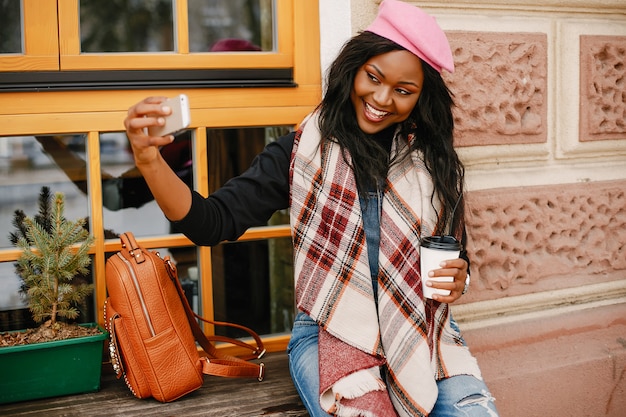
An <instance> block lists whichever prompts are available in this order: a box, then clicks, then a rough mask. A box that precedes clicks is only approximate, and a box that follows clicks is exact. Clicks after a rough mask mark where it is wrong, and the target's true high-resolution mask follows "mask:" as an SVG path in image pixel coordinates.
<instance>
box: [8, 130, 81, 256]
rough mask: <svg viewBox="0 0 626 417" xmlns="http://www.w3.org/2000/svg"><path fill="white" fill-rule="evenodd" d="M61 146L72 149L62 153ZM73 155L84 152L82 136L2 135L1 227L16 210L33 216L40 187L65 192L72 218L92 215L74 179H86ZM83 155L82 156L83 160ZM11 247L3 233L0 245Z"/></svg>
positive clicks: (66, 208) (67, 212) (68, 211)
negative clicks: (77, 166)
mask: <svg viewBox="0 0 626 417" xmlns="http://www.w3.org/2000/svg"><path fill="white" fill-rule="evenodd" d="M58 149H62V150H65V149H71V151H70V152H69V153H68V155H69V156H66V152H65V151H63V152H61V154H59V152H57V150H58ZM74 155H82V158H84V155H85V141H84V137H83V136H82V135H64V136H36V137H35V136H19V137H1V138H0V178H1V179H0V229H1V230H5V231H6V230H9V229H10V228H11V222H12V220H13V213H14V211H15V210H16V209H21V210H23V211H24V212H25V213H26V214H27V215H34V214H36V211H37V209H38V205H37V204H38V198H39V193H40V191H41V187H42V186H44V185H46V186H48V187H49V188H50V191H51V192H52V193H55V192H62V193H64V194H65V199H66V201H65V215H66V216H67V217H68V218H70V219H76V218H81V217H87V216H88V215H89V211H88V207H89V206H88V202H87V196H86V194H85V193H84V192H82V191H81V190H80V189H79V188H78V187H76V185H75V184H73V183H72V182H73V181H74V182H80V181H83V182H84V181H85V179H86V177H85V175H84V171H83V173H82V174H81V172H80V170H76V169H74V168H73V167H74V159H73V157H74ZM82 158H80V159H81V160H82ZM8 247H11V244H10V242H9V239H8V234H7V233H2V234H0V248H8Z"/></svg>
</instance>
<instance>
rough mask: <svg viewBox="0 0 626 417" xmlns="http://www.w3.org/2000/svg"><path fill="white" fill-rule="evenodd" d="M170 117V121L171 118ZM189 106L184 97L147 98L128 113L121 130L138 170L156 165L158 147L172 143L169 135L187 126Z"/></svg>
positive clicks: (158, 154) (172, 137) (172, 138)
mask: <svg viewBox="0 0 626 417" xmlns="http://www.w3.org/2000/svg"><path fill="white" fill-rule="evenodd" d="M172 116H174V117H172ZM189 123H190V118H189V105H188V100H187V97H186V96H183V98H182V99H181V96H178V97H175V98H173V99H168V98H167V97H147V98H145V99H144V100H142V101H140V102H139V103H136V104H135V105H133V106H132V107H131V108H129V109H128V114H127V116H126V119H124V126H125V127H126V135H127V136H128V140H129V142H130V145H131V148H132V150H133V155H134V157H135V163H136V164H137V165H138V166H139V165H142V164H149V163H151V162H154V161H156V160H157V159H158V158H159V157H160V153H159V147H161V146H164V145H167V144H169V143H171V142H172V141H173V140H174V136H173V133H177V132H178V131H179V130H181V129H184V128H185V127H187V126H189Z"/></svg>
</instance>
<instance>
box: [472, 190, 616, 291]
mask: <svg viewBox="0 0 626 417" xmlns="http://www.w3.org/2000/svg"><path fill="white" fill-rule="evenodd" d="M466 213H467V214H466V216H467V229H468V245H467V249H468V252H469V256H470V259H471V261H472V266H471V272H472V274H471V275H472V284H471V291H470V293H468V294H467V296H465V297H464V299H463V302H470V301H477V300H484V299H495V298H501V297H503V296H509V295H520V294H526V293H532V292H539V291H545V290H553V289H558V288H566V287H574V286H579V285H583V284H591V283H598V282H602V281H609V280H614V279H620V278H621V279H623V278H626V181H624V180H622V181H605V182H596V183H579V184H571V185H547V186H535V187H518V188H502V189H492V190H484V191H475V192H471V193H468V196H467V204H466Z"/></svg>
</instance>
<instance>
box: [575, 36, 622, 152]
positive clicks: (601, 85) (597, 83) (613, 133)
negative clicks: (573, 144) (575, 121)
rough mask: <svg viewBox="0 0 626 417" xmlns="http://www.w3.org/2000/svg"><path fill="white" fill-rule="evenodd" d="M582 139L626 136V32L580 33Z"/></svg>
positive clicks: (608, 138) (582, 140)
mask: <svg viewBox="0 0 626 417" xmlns="http://www.w3.org/2000/svg"><path fill="white" fill-rule="evenodd" d="M580 65H581V68H580V141H581V142H584V141H594V140H610V139H624V138H625V137H626V36H591V35H583V36H581V37H580Z"/></svg>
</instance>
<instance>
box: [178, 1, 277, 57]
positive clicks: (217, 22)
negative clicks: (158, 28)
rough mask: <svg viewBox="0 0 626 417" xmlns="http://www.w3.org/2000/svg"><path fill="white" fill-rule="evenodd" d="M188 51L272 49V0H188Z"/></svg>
mask: <svg viewBox="0 0 626 417" xmlns="http://www.w3.org/2000/svg"><path fill="white" fill-rule="evenodd" d="M188 4H189V5H188V10H189V50H190V52H227V51H272V50H274V33H273V26H274V24H273V19H274V16H273V7H272V5H273V2H272V0H189V1H188Z"/></svg>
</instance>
